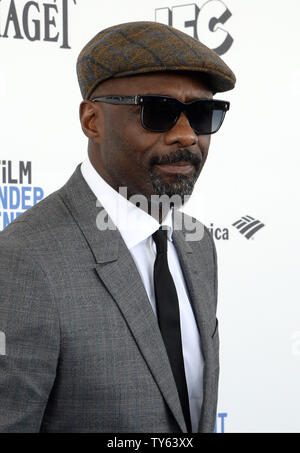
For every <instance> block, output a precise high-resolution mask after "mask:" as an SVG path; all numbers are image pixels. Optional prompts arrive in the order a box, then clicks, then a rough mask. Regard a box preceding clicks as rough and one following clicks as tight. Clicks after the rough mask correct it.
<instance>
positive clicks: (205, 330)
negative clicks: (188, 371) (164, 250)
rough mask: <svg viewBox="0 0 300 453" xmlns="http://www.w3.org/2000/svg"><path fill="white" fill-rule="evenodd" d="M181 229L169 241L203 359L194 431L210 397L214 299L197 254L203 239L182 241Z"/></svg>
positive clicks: (201, 248)
mask: <svg viewBox="0 0 300 453" xmlns="http://www.w3.org/2000/svg"><path fill="white" fill-rule="evenodd" d="M184 234H185V233H184V232H183V231H182V230H174V232H173V240H174V245H175V247H176V250H177V253H178V257H179V261H180V264H181V268H182V272H183V275H184V278H185V280H186V284H187V285H186V286H187V288H188V291H189V297H190V302H191V304H192V307H193V311H194V315H195V319H196V322H197V325H198V329H199V334H200V340H201V349H202V353H203V358H204V375H203V402H202V408H201V418H200V421H199V424H198V432H200V431H201V427H202V420H203V417H204V414H206V412H207V410H208V408H209V404H210V403H209V402H210V399H211V396H212V395H211V382H210V381H211V378H210V376H211V368H212V367H213V366H214V363H213V353H212V344H211V335H212V332H213V329H214V326H215V313H214V301H212V300H211V295H210V292H209V288H208V287H207V283H206V282H207V276H206V275H205V269H204V268H203V266H201V262H202V259H203V258H201V257H203V256H205V255H206V254H207V250H205V241H204V240H200V241H197V242H193V241H191V242H186V240H185V237H184Z"/></svg>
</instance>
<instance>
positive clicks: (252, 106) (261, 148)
mask: <svg viewBox="0 0 300 453" xmlns="http://www.w3.org/2000/svg"><path fill="white" fill-rule="evenodd" d="M299 17H300V2H299V1H298V0H286V1H282V0H263V1H261V0H243V1H242V0H225V1H221V0H209V1H203V0H197V1H195V2H189V1H188V0H187V1H186V2H185V1H184V0H151V1H144V0H136V1H134V0H110V1H105V0H103V1H99V0H76V1H75V0H48V1H42V0H39V1H38V0H37V1H25V0H1V1H0V55H1V65H0V99H1V103H0V230H2V229H3V228H5V227H6V226H7V225H8V224H9V223H10V222H11V221H12V220H13V219H14V218H16V217H17V216H18V215H20V214H21V213H22V212H24V211H25V210H26V209H28V208H30V207H31V206H33V205H34V204H36V203H38V202H39V201H40V200H41V199H43V198H44V197H45V196H47V195H48V194H50V193H51V192H53V191H54V190H56V189H58V188H59V187H61V186H62V185H63V184H64V183H65V182H66V180H67V179H68V178H69V177H70V175H71V174H72V173H73V171H74V169H75V167H76V165H77V164H78V163H80V162H82V160H83V159H84V158H85V156H86V153H87V140H86V138H85V136H84V135H83V133H82V131H81V127H80V123H79V114H78V108H79V104H80V102H81V96H80V91H79V87H78V84H77V78H76V70H75V66H76V59H77V56H78V54H79V52H80V50H81V48H82V47H83V45H84V44H86V42H87V41H88V40H90V39H91V38H92V37H93V36H94V35H95V34H96V33H97V32H98V31H100V30H102V29H104V28H106V27H109V26H111V25H114V24H117V23H123V22H130V21H138V20H153V21H157V22H162V23H166V24H170V25H173V26H174V27H175V28H177V29H179V30H182V31H184V32H186V33H188V34H190V35H191V36H194V37H195V38H196V39H199V40H200V41H202V42H203V43H204V44H206V45H207V46H208V47H210V48H211V49H214V50H215V51H216V52H217V53H218V54H219V55H220V56H222V58H223V59H224V60H225V62H226V63H228V65H229V66H230V67H231V68H232V69H233V71H234V72H235V74H236V77H237V85H236V88H235V89H234V90H233V91H230V92H228V93H220V94H217V95H216V96H215V97H216V98H219V99H225V100H229V101H230V102H231V109H230V111H229V112H228V114H227V117H226V120H225V122H224V125H223V126H222V128H221V130H220V131H219V133H218V134H216V135H215V136H213V137H212V142H211V147H210V153H209V157H208V160H207V163H206V166H205V168H204V170H203V172H202V174H201V176H200V179H199V180H198V182H197V185H196V188H195V190H194V193H193V196H192V197H191V199H190V200H189V202H188V204H187V205H186V206H185V207H184V210H185V211H186V212H187V213H189V214H191V215H193V216H195V217H197V218H198V219H199V220H201V221H202V222H203V223H205V224H206V225H207V226H208V228H209V229H210V231H211V234H212V235H213V237H214V239H215V243H216V247H217V251H218V262H219V305H218V318H219V325H220V338H221V345H220V361H221V374H220V390H219V403H218V414H217V419H216V429H215V431H216V432H217V433H223V432H225V433H227V432H228V433H229V432H299V431H300V415H299V410H298V407H299V404H300V390H299V382H300V297H299V296H300V291H299V283H298V282H299V271H300V266H299V261H300V258H299V257H300V240H299V237H300V213H299V201H300V191H299V172H300V157H299V156H300V149H299V148H300V145H299V142H300V126H299V117H300V115H299V106H300V57H299V55H300V52H299V44H300V29H299Z"/></svg>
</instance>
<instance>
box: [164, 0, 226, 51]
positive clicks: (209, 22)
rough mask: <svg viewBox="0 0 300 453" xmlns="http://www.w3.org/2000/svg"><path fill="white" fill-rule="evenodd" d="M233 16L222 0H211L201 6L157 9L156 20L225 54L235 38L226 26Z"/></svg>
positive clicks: (188, 5) (194, 4)
mask: <svg viewBox="0 0 300 453" xmlns="http://www.w3.org/2000/svg"><path fill="white" fill-rule="evenodd" d="M231 16H232V13H231V11H230V10H229V9H228V8H227V6H226V5H225V3H223V2H222V1H221V0H209V1H207V2H205V3H204V4H203V5H202V6H201V7H199V6H198V5H197V4H196V3H189V4H187V5H178V6H172V7H171V8H169V7H165V8H157V9H156V10H155V21H156V22H160V23H162V24H165V25H171V26H172V27H174V28H176V29H177V30H180V31H183V32H184V33H186V34H188V35H190V36H192V37H193V38H195V39H198V40H199V41H201V42H202V43H203V44H205V45H206V46H207V47H209V48H210V49H212V50H214V51H215V52H216V53H217V54H218V55H224V54H225V53H226V52H227V51H228V50H229V49H230V47H231V46H232V43H233V38H232V36H231V35H230V33H229V32H228V31H226V29H225V28H224V24H225V23H226V22H227V21H228V19H229V18H230V17H231Z"/></svg>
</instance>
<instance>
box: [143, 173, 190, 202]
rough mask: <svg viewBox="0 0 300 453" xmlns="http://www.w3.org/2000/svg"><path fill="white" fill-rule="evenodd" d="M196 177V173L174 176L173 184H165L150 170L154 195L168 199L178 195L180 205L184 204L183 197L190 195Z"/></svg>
mask: <svg viewBox="0 0 300 453" xmlns="http://www.w3.org/2000/svg"><path fill="white" fill-rule="evenodd" d="M197 177H198V175H196V173H194V174H193V175H191V176H187V175H174V179H175V181H174V182H166V181H163V179H162V177H161V176H160V175H158V174H157V173H155V172H154V171H153V170H152V169H151V170H150V179H151V182H152V186H153V192H154V194H155V195H167V196H168V197H172V196H173V195H179V197H180V198H181V203H182V204H184V201H185V200H184V197H185V196H190V195H191V194H192V192H193V190H194V186H195V183H196V181H197Z"/></svg>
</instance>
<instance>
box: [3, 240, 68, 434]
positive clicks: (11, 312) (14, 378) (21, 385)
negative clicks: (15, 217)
mask: <svg viewBox="0 0 300 453" xmlns="http://www.w3.org/2000/svg"><path fill="white" fill-rule="evenodd" d="M19 242H20V241H19ZM0 332H1V335H0V339H1V347H0V432H38V431H39V429H40V425H41V422H42V418H43V414H44V410H45V407H46V405H47V401H48V397H49V394H50V392H51V388H52V386H53V383H54V380H55V375H56V367H57V363H58V356H59V341H60V329H59V318H58V313H57V310H56V306H55V301H54V298H53V296H52V294H51V291H50V286H49V284H48V281H47V277H46V274H45V273H44V271H43V270H42V269H41V268H40V266H39V265H38V263H36V262H35V260H34V259H33V258H31V257H30V256H29V252H28V249H27V250H26V249H25V248H24V247H23V246H22V244H20V243H19V244H18V243H16V242H15V241H13V240H12V239H9V240H7V237H6V236H5V235H3V236H2V235H0Z"/></svg>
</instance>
